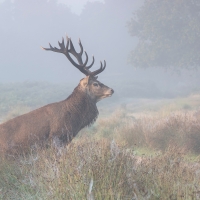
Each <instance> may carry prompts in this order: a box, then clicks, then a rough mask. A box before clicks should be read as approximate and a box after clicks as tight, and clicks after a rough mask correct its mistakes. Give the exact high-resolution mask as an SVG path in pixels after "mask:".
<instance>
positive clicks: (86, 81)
mask: <svg viewBox="0 0 200 200" xmlns="http://www.w3.org/2000/svg"><path fill="white" fill-rule="evenodd" d="M89 79H90V76H86V77H85V78H83V79H81V85H82V86H83V87H86V86H87V85H88V83H89Z"/></svg>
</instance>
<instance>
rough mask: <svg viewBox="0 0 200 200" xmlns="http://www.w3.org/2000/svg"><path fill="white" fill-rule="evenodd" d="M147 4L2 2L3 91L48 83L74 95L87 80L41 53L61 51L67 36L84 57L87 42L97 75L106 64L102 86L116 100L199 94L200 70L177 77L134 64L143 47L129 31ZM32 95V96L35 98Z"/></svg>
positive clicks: (135, 0) (62, 60)
mask: <svg viewBox="0 0 200 200" xmlns="http://www.w3.org/2000/svg"><path fill="white" fill-rule="evenodd" d="M73 2H74V4H73ZM80 2H82V4H80ZM143 3H144V1H143V0H125V1H124V0H104V1H103V0H102V1H86V0H85V1H69V0H66V1H65V0H62V1H61V0H59V1H57V0H29V1H26V0H14V1H13V0H4V1H3V0H1V1H0V34H1V37H0V71H1V73H0V84H1V85H0V86H1V87H0V88H3V86H5V84H12V87H16V88H17V87H22V85H23V84H25V85H28V84H30V85H31V83H30V82H33V83H36V82H37V83H38V82H43V86H42V85H41V87H46V84H47V83H46V82H48V83H49V84H50V85H51V84H63V85H66V87H68V86H70V90H71V91H72V90H73V88H74V87H75V86H76V85H77V84H78V83H79V80H80V79H81V78H82V77H83V76H84V75H83V74H81V73H80V72H79V71H78V70H77V69H76V68H75V67H74V66H72V64H71V63H70V62H69V61H68V60H67V58H66V57H65V56H64V55H63V54H58V53H54V52H46V51H43V50H42V49H41V48H40V47H41V46H43V47H49V46H48V43H49V42H50V43H51V45H52V46H56V47H58V43H57V42H58V40H59V41H61V39H62V37H64V38H65V37H66V34H67V35H68V36H69V37H71V38H72V42H73V44H74V46H75V48H76V49H77V50H78V51H79V45H78V39H79V38H80V39H81V41H82V44H83V47H84V50H86V51H87V53H88V56H89V63H90V62H91V61H92V55H94V57H95V64H94V66H93V68H92V70H95V69H97V68H99V66H100V61H103V60H106V63H107V67H106V70H105V71H104V72H103V73H101V74H100V75H99V80H100V81H101V82H103V83H105V84H106V85H108V86H110V87H112V88H113V89H114V90H115V96H113V97H112V98H111V99H113V98H115V99H120V98H122V97H123V98H124V97H125V98H154V97H155V98H158V97H159V98H160V97H161V98H163V97H164V98H166V97H167V98H171V97H175V96H179V95H188V94H191V93H193V92H196V91H199V88H200V87H199V83H200V79H199V74H200V73H199V71H198V70H196V71H195V70H194V71H192V70H185V69H184V70H182V69H179V70H178V72H177V71H176V70H167V69H163V68H159V67H157V68H156V67H153V66H152V67H150V68H147V69H143V68H139V67H137V66H133V65H131V64H129V63H128V56H129V55H130V52H131V51H133V50H134V48H135V47H136V46H137V44H138V38H137V37H133V36H132V35H131V34H130V32H129V30H128V23H129V22H130V20H131V18H132V17H133V13H134V12H136V11H137V10H139V9H140V8H141V6H143ZM65 41H66V40H65ZM44 82H45V84H44ZM9 87H10V86H9ZM52 87H53V86H52ZM4 88H5V87H4ZM16 88H15V90H16ZM30 88H31V87H30ZM2 90H3V89H2ZM54 90H55V91H56V88H55V89H54ZM58 90H59V89H58ZM31 91H32V90H31V89H30V90H29V91H27V93H26V95H31V94H29V93H31ZM62 92H63V90H62ZM59 94H61V92H60V93H59ZM0 95H1V96H2V94H0ZM63 95H64V96H65V97H67V96H68V95H69V94H68V93H66V94H65V93H64V94H63ZM64 96H62V97H64ZM1 98H2V97H1ZM1 98H0V99H1ZM111 99H110V100H109V101H112V100H111Z"/></svg>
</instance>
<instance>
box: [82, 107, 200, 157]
mask: <svg viewBox="0 0 200 200" xmlns="http://www.w3.org/2000/svg"><path fill="white" fill-rule="evenodd" d="M81 135H89V136H93V137H97V138H101V137H105V138H109V139H113V138H114V139H116V140H118V141H120V143H124V144H127V145H128V146H129V147H130V148H132V147H134V148H135V146H137V147H147V148H150V149H154V150H162V151H165V150H166V149H167V148H168V147H169V146H177V147H178V148H183V149H185V150H186V151H187V152H191V153H194V154H199V153H200V114H199V112H197V111H176V112H173V113H171V114H168V115H166V114H163V113H162V112H155V113H154V114H152V112H151V113H148V112H146V113H135V114H131V115H130V114H129V113H127V112H126V111H124V110H118V111H116V112H115V113H113V114H112V115H111V116H109V117H104V118H101V119H99V120H98V122H97V123H96V125H95V126H93V127H91V128H90V129H89V130H88V129H85V130H83V131H82V133H81V134H80V136H81Z"/></svg>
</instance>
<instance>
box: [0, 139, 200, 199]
mask: <svg viewBox="0 0 200 200" xmlns="http://www.w3.org/2000/svg"><path fill="white" fill-rule="evenodd" d="M184 156H185V154H184V151H182V150H180V149H177V148H174V147H170V148H168V149H167V150H166V151H165V152H163V153H157V154H154V155H152V156H148V157H147V156H138V155H137V154H136V152H135V150H134V149H127V148H126V147H124V146H120V145H119V144H116V142H115V141H111V142H110V141H109V140H107V139H101V140H93V139H89V138H82V140H77V141H75V142H73V143H72V144H70V145H69V146H68V147H67V148H66V149H64V150H63V152H62V153H61V152H59V151H58V150H56V149H54V148H53V147H51V148H49V149H45V150H44V149H43V150H39V149H37V150H36V151H34V152H32V154H29V155H25V156H21V157H18V158H17V159H16V158H15V159H13V158H10V159H6V160H4V161H3V162H1V163H0V169H1V171H0V188H1V190H0V199H2V200H3V199H5V200H7V199H8V200H10V199H16V200H17V199H20V200H22V199H26V200H27V199H69V200H70V199H71V200H74V199H77V200H79V199H87V200H89V199H90V200H92V199H99V200H101V199H105V200H106V199H109V200H115V199H119V200H125V199H130V200H131V199H138V200H142V199H144V200H146V199H152V200H153V199H163V200H164V199H167V200H168V199H187V200H189V199H198V198H199V197H198V195H199V189H200V183H199V178H200V173H199V165H200V163H197V161H196V162H195V164H193V163H189V164H188V163H186V161H185V159H184Z"/></svg>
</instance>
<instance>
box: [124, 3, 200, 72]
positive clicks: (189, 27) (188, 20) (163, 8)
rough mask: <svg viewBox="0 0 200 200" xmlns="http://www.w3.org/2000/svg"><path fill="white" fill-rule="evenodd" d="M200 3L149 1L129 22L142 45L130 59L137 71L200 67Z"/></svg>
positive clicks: (133, 33) (137, 47)
mask: <svg viewBox="0 0 200 200" xmlns="http://www.w3.org/2000/svg"><path fill="white" fill-rule="evenodd" d="M199 22H200V1H199V0H190V1H188V0H145V2H144V5H143V6H142V7H141V8H140V9H139V10H138V11H137V12H135V13H134V14H133V17H132V19H131V20H130V21H129V22H128V29H129V33H130V34H131V36H134V37H138V44H137V46H136V48H135V49H134V50H133V51H132V52H131V54H130V56H129V63H131V64H132V65H133V66H135V67H142V68H147V67H163V68H173V69H176V70H179V69H194V68H199V67H200V23H199Z"/></svg>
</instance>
